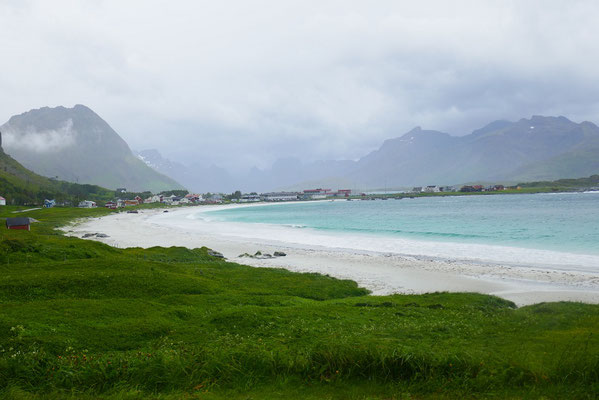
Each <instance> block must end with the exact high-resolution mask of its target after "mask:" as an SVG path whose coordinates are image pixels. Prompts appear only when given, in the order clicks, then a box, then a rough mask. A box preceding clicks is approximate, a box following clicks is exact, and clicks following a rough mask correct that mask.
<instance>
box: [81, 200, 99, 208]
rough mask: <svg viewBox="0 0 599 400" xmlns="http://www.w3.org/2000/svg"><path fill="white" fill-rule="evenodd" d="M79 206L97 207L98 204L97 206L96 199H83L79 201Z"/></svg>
mask: <svg viewBox="0 0 599 400" xmlns="http://www.w3.org/2000/svg"><path fill="white" fill-rule="evenodd" d="M79 207H80V208H95V207H97V206H96V202H95V201H91V200H83V201H82V202H80V203H79Z"/></svg>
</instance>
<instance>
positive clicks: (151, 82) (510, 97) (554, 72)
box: [0, 0, 599, 168]
mask: <svg viewBox="0 0 599 400" xmlns="http://www.w3.org/2000/svg"><path fill="white" fill-rule="evenodd" d="M597 21H599V2H596V1H561V2H554V1H514V2H510V1H497V2H494V1H467V2H464V1H455V0H454V1H435V2H433V1H362V2H352V1H348V0H343V1H325V0H319V1H306V0H304V1H282V0H272V1H211V2H203V1H192V0H190V1H174V0H169V1H151V0H139V1H132V0H128V1H109V0H106V1H100V0H94V1H83V0H82V1H62V0H52V1H44V0H40V1H27V0H14V1H12V0H0V49H1V51H2V55H1V57H0V124H1V123H3V122H5V121H6V120H8V118H10V116H11V115H14V114H19V113H21V112H24V111H27V110H29V109H32V108H39V107H42V106H57V105H64V106H68V107H71V106H73V105H74V104H77V103H80V104H85V105H87V106H89V107H90V108H92V109H93V110H94V111H96V112H97V113H98V114H99V115H100V116H101V117H103V118H104V119H105V120H106V121H107V122H108V123H109V124H110V125H111V126H112V127H113V128H114V129H115V130H116V131H117V132H118V133H119V134H120V135H121V136H122V137H123V138H124V139H125V140H126V141H127V142H128V143H129V145H130V146H131V147H132V148H133V149H137V150H142V149H145V148H157V149H158V150H159V151H160V152H161V153H163V155H165V156H168V157H169V158H171V159H175V158H178V159H181V160H183V161H184V162H185V163H191V162H194V161H199V162H202V163H205V164H210V163H215V164H217V165H220V166H224V167H229V168H240V167H247V166H252V165H257V166H259V167H266V166H268V165H270V163H272V162H273V161H274V160H275V159H276V158H278V157H285V156H295V157H299V158H302V159H305V160H315V159H339V158H350V159H355V158H358V157H360V156H362V155H364V154H366V153H367V152H368V151H370V150H373V149H375V148H376V147H378V146H379V145H380V144H381V142H382V141H383V140H385V139H387V138H391V137H396V136H400V135H401V134H403V133H404V132H406V131H408V130H410V129H411V128H413V127H414V126H417V125H420V126H422V127H423V128H426V129H437V130H442V131H446V132H449V133H450V134H453V135H463V134H466V133H469V132H471V131H472V130H473V129H476V128H478V127H480V126H482V125H484V124H486V123H487V122H490V121H492V120H496V119H510V120H517V119H520V118H522V117H530V116H531V115H533V114H542V115H564V116H566V117H568V118H570V119H572V120H574V121H576V122H580V121H582V120H590V121H593V122H599V24H598V23H597Z"/></svg>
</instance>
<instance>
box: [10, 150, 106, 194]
mask: <svg viewBox="0 0 599 400" xmlns="http://www.w3.org/2000/svg"><path fill="white" fill-rule="evenodd" d="M0 196H2V197H4V198H6V202H7V204H24V205H26V204H31V205H35V204H42V203H43V201H44V199H55V200H56V201H58V202H70V203H71V204H77V203H78V202H79V201H81V200H84V199H88V200H95V201H107V200H109V199H111V198H112V197H113V196H114V192H113V191H110V190H108V189H105V188H102V187H100V186H96V185H80V184H76V183H70V182H64V181H58V180H52V179H49V178H46V177H43V176H40V175H37V174H35V173H33V172H31V171H29V170H28V169H27V168H25V167H23V166H22V165H21V164H19V163H18V162H17V161H15V160H14V159H13V158H12V157H10V156H9V155H8V154H6V153H4V151H3V150H2V148H0Z"/></svg>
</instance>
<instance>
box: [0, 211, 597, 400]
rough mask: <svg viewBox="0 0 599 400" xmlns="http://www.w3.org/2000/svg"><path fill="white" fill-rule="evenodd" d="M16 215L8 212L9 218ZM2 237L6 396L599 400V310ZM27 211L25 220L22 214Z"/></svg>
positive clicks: (43, 231) (199, 257) (57, 238)
mask: <svg viewBox="0 0 599 400" xmlns="http://www.w3.org/2000/svg"><path fill="white" fill-rule="evenodd" d="M13 209H14V208H12V207H9V208H6V207H4V208H0V217H5V216H8V215H14V214H10V211H12V210H13ZM109 212H110V211H108V210H104V209H95V210H83V209H81V210H79V209H47V210H36V211H32V212H28V213H25V214H24V215H27V216H30V217H33V218H35V219H37V220H39V221H41V222H40V223H37V224H34V225H33V226H32V231H31V232H26V231H7V230H4V229H2V230H1V231H0V232H1V233H0V301H1V303H0V304H1V312H0V397H2V398H31V397H34V398H64V397H69V398H97V397H114V398H127V399H132V398H173V399H175V398H177V399H178V398H199V399H221V398H226V399H248V398H252V399H263V398H285V399H288V398H298V399H306V398H308V399H310V398H313V399H321V398H325V399H346V398H355V399H358V398H371V399H379V398H380V399H393V398H415V399H429V398H430V399H433V398H488V397H491V398H541V397H543V398H555V399H558V398H559V399H561V398H581V399H584V398H595V397H596V394H597V393H599V336H598V333H599V306H594V305H584V304H575V303H552V304H538V305H535V306H529V307H523V308H520V309H516V308H515V307H514V306H513V304H512V303H510V302H508V301H505V300H501V299H499V298H496V297H492V296H485V295H477V294H447V293H436V294H429V295H420V296H416V295H414V296H407V295H396V296H385V297H374V296H369V295H368V294H367V293H366V291H365V290H363V289H361V288H358V287H357V286H356V284H355V283H354V282H351V281H343V280H336V279H333V278H330V277H327V276H322V275H317V274H297V273H291V272H288V271H285V270H281V269H262V268H250V267H246V266H243V265H238V264H235V263H228V262H224V261H221V260H218V259H215V258H213V257H211V256H209V255H208V254H207V251H206V249H205V248H199V249H194V250H189V249H185V248H176V247H173V248H151V249H147V250H143V249H139V248H133V249H124V250H123V249H115V248H111V247H109V246H106V245H103V244H100V243H96V242H92V241H84V240H81V239H77V238H68V237H64V236H61V235H60V234H58V233H57V232H56V231H55V230H54V228H55V227H56V226H58V225H61V224H64V223H65V221H67V220H69V219H72V218H77V217H82V216H98V215H102V214H106V213H109ZM21 215H23V214H21Z"/></svg>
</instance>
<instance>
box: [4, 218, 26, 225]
mask: <svg viewBox="0 0 599 400" xmlns="http://www.w3.org/2000/svg"><path fill="white" fill-rule="evenodd" d="M30 222H31V221H30V220H29V218H28V217H17V218H6V226H7V227H11V226H23V225H29V223H30Z"/></svg>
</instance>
